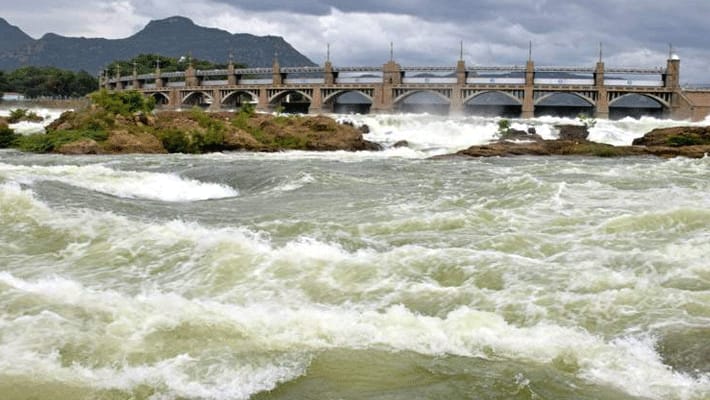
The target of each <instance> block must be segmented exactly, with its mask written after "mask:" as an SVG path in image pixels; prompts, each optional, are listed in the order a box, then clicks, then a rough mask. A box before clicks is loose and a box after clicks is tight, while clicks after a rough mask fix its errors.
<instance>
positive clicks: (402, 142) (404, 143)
mask: <svg viewBox="0 0 710 400" xmlns="http://www.w3.org/2000/svg"><path fill="white" fill-rule="evenodd" d="M392 147H394V148H399V147H409V142H408V141H406V140H400V141H398V142H395V143H394V144H393V145H392Z"/></svg>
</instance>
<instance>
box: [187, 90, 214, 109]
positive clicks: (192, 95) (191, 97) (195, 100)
mask: <svg viewBox="0 0 710 400" xmlns="http://www.w3.org/2000/svg"><path fill="white" fill-rule="evenodd" d="M213 100H214V99H213V98H212V94H210V93H209V92H204V91H201V90H198V91H194V92H189V93H187V94H185V95H184V96H183V98H182V100H181V101H180V104H181V105H192V106H205V105H209V104H212V102H213Z"/></svg>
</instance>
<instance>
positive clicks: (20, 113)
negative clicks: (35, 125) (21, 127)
mask: <svg viewBox="0 0 710 400" xmlns="http://www.w3.org/2000/svg"><path fill="white" fill-rule="evenodd" d="M20 121H29V122H42V121H44V118H42V117H40V116H39V115H37V113H36V112H34V111H29V110H28V109H26V108H17V109H14V110H10V116H9V117H7V122H9V123H11V124H15V123H17V122H20Z"/></svg>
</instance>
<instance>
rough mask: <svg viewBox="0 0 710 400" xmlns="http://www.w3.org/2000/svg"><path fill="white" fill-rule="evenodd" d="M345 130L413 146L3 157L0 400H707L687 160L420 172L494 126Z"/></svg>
mask: <svg viewBox="0 0 710 400" xmlns="http://www.w3.org/2000/svg"><path fill="white" fill-rule="evenodd" d="M352 118H362V122H363V123H367V124H368V125H370V127H371V129H372V131H373V133H372V134H371V136H372V137H377V138H380V139H378V140H380V141H381V143H383V144H384V145H385V146H388V145H391V144H393V143H394V142H395V140H394V139H395V137H396V138H397V139H398V138H400V137H402V138H404V139H406V140H408V141H409V142H410V147H409V148H397V149H394V148H389V149H387V150H385V151H383V152H357V153H346V152H334V153H315V152H286V153H278V154H250V153H220V154H210V155H203V156H195V155H175V156H172V155H171V156H166V155H131V156H105V157H104V156H102V157H101V159H100V160H101V161H102V164H93V165H85V163H86V162H87V161H86V160H87V158H86V157H66V156H57V155H44V156H40V155H25V154H21V153H17V152H11V151H5V152H2V153H0V157H2V162H0V262H1V263H2V264H1V265H0V393H3V394H5V395H6V396H8V397H9V398H11V399H15V398H18V399H19V398H28V397H35V398H39V399H50V398H59V397H63V398H111V396H113V397H119V398H131V397H133V398H137V399H175V398H189V399H249V398H254V397H257V398H259V399H278V398H281V399H282V398H327V397H332V398H359V397H360V396H362V395H363V393H367V396H369V397H378V396H379V397H381V398H387V397H388V396H389V397H401V398H417V397H420V398H447V399H468V398H475V396H480V397H481V398H515V397H516V396H517V397H521V396H527V397H526V398H555V399H556V398H563V399H576V398H587V399H597V398H600V399H601V398H609V399H625V400H638V399H654V400H655V399H658V400H666V399H671V400H705V399H707V394H708V393H710V365H708V362H707V357H708V355H709V354H710V353H708V348H707V346H706V345H705V343H706V340H705V338H706V337H707V334H708V332H710V313H708V310H710V303H709V301H710V300H709V299H708V293H709V292H710V266H709V265H708V263H707V254H708V252H710V231H709V230H708V229H707V227H708V226H710V158H705V159H699V160H689V159H674V160H661V159H653V158H647V157H643V158H638V159H634V158H624V159H592V158H564V159H562V158H554V157H553V158H535V157H519V158H509V159H505V158H494V159H480V160H463V159H437V160H428V159H427V157H428V156H429V155H432V154H439V153H440V152H442V151H447V152H448V150H447V149H456V148H458V147H459V146H464V147H465V146H468V145H469V144H468V143H465V142H466V141H468V140H471V141H472V142H476V141H479V142H483V141H485V140H487V139H486V138H487V137H489V136H490V135H492V133H491V132H492V131H491V129H496V126H497V125H496V124H495V119H475V118H469V119H467V118H462V119H452V120H448V121H447V120H445V119H440V118H438V117H430V116H421V117H412V116H364V117H358V116H355V117H352ZM358 121H359V120H358ZM558 122H559V120H556V119H550V120H546V119H537V120H533V121H527V122H526V121H517V120H516V121H514V125H513V126H514V127H515V128H517V129H522V128H525V127H526V126H527V125H528V124H535V127H536V130H537V131H538V133H540V134H542V135H543V136H544V137H554V136H555V135H556V132H555V131H554V128H553V125H554V124H557V123H558ZM516 124H520V127H518V126H517V125H516ZM624 124H630V125H629V126H631V127H627V126H625V125H624ZM645 124H648V125H653V123H652V122H651V121H645V122H644V121H621V122H618V123H611V122H610V123H606V122H605V123H598V125H597V128H595V129H607V130H618V133H616V134H614V135H616V136H614V135H612V134H608V135H609V137H610V138H611V136H614V137H615V139H614V140H628V138H631V137H633V136H636V135H637V134H638V132H639V131H642V130H645V129H646V128H647V125H645ZM659 124H661V125H662V124H665V122H659ZM648 127H649V128H653V127H654V126H648ZM387 132H389V133H387ZM406 132H409V134H405V133H406ZM430 132H434V133H431V134H430ZM600 132H601V131H600ZM605 135H607V134H605ZM176 170H179V171H180V174H181V175H176V174H174V173H172V172H171V171H176ZM186 176H190V177H198V178H194V179H193V178H186ZM46 181H55V182H61V183H62V184H61V185H41V184H40V182H46ZM173 186H174V188H172V189H171V187H173ZM237 187H239V188H240V189H241V190H240V192H239V195H237V190H236V188H237ZM76 188H81V189H82V190H89V191H93V192H100V193H106V194H110V195H111V196H117V197H121V198H122V199H124V200H122V201H120V202H119V201H116V200H115V199H112V198H110V197H108V196H86V198H84V196H82V195H81V194H82V191H78V194H77V190H76ZM198 193H200V194H202V197H200V196H198V195H197V194H198ZM205 195H209V196H212V197H205ZM222 195H225V196H223V197H217V196H222ZM204 198H222V200H221V201H218V202H217V201H216V202H206V203H203V202H200V201H198V200H202V199H204ZM152 200H161V201H159V202H155V201H152ZM412 385H413V386H412ZM348 390H350V391H348ZM0 397H2V396H0Z"/></svg>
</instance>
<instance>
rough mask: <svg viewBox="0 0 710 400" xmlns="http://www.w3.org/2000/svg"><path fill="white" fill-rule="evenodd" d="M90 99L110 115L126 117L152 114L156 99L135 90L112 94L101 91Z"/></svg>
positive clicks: (104, 90) (93, 94)
mask: <svg viewBox="0 0 710 400" xmlns="http://www.w3.org/2000/svg"><path fill="white" fill-rule="evenodd" d="M90 97H91V101H92V102H93V103H94V104H95V105H96V106H98V107H101V108H103V109H104V110H106V111H108V112H110V113H113V114H116V115H123V116H126V117H129V116H131V115H133V114H135V113H150V112H152V111H153V109H154V108H155V98H153V97H145V96H143V95H142V94H141V93H140V92H138V91H135V90H126V91H122V92H111V91H108V90H106V89H101V90H99V91H98V92H94V93H92V94H91V95H90Z"/></svg>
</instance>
